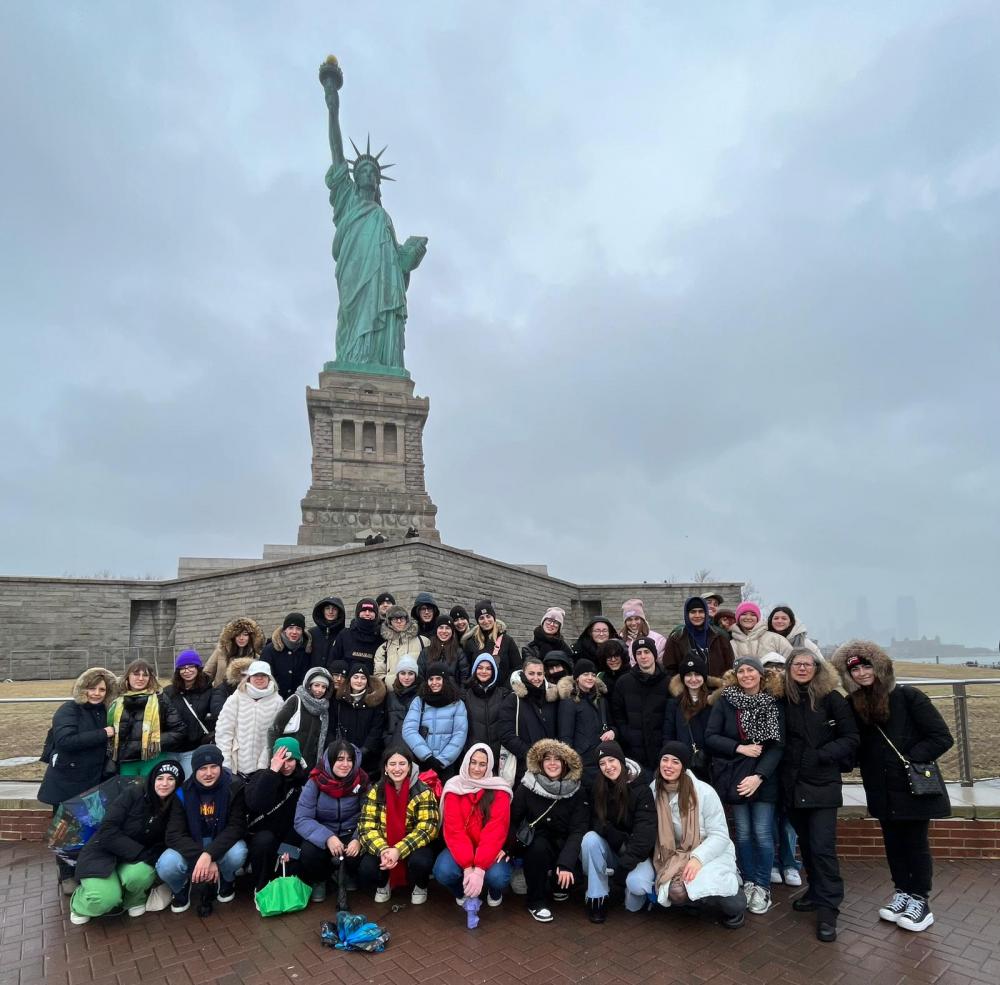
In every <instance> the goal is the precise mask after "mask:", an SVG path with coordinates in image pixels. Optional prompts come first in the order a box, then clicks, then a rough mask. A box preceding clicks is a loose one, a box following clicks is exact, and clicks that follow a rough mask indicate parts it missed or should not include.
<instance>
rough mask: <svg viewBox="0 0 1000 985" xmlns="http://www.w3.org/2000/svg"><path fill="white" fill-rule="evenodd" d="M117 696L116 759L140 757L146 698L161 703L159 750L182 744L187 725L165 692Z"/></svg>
mask: <svg viewBox="0 0 1000 985" xmlns="http://www.w3.org/2000/svg"><path fill="white" fill-rule="evenodd" d="M117 700H118V701H120V702H121V703H122V713H121V717H120V718H119V719H118V750H117V754H116V757H115V761H116V762H117V763H134V762H138V761H139V760H140V759H142V716H143V714H144V713H145V711H146V702H147V701H149V700H153V701H158V702H159V703H160V752H173V751H174V750H175V749H180V748H181V746H182V745H183V743H184V738H185V736H186V735H187V729H186V728H185V726H184V722H183V720H182V719H181V716H180V715H179V714H177V709H176V708H175V707H174V706H173V703H172V702H171V701H170V699H169V698H167V696H166V695H165V694H151V693H144V694H123V695H122V696H121V697H119V698H118V699H117Z"/></svg>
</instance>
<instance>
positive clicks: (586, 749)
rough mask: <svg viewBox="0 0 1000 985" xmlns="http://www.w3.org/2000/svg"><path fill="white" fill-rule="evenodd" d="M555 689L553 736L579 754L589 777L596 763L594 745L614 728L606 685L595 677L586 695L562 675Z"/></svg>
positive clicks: (588, 777)
mask: <svg viewBox="0 0 1000 985" xmlns="http://www.w3.org/2000/svg"><path fill="white" fill-rule="evenodd" d="M556 689H557V692H558V694H559V707H558V712H557V729H556V731H557V733H558V734H557V736H556V738H558V739H559V741H560V742H565V743H566V745H568V746H569V747H570V748H571V749H575V750H576V751H577V752H578V753H579V754H580V759H581V760H582V761H583V767H584V775H585V776H587V772H586V771H587V769H588V768H590V770H591V775H590V776H587V779H588V780H591V779H593V770H594V769H596V767H597V747H598V746H599V745H600V743H601V735H602V733H604V732H606V731H607V730H608V729H611V728H614V726H613V725H612V724H611V714H610V711H609V709H608V699H607V696H606V695H607V688H606V687H605V686H604V684H603V683H602V682H601V681H598V682H597V683H596V684H595V685H594V690H593V691H591V692H590V694H589V695H585V694H581V693H580V692H579V691H578V690H577V689H576V687H575V682H574V680H573V678H572V677H564V678H563V679H562V680H561V681H560V682H559V683H558V685H557V686H556Z"/></svg>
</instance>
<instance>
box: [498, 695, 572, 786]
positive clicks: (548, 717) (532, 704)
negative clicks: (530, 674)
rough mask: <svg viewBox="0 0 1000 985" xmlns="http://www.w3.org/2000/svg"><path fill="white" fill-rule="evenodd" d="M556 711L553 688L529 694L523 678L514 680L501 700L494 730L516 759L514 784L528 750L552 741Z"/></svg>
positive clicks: (518, 781)
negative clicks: (538, 744) (497, 731)
mask: <svg viewBox="0 0 1000 985" xmlns="http://www.w3.org/2000/svg"><path fill="white" fill-rule="evenodd" d="M558 707H559V701H558V697H557V694H556V689H555V688H554V687H551V686H549V685H545V684H543V685H542V688H541V690H539V691H529V689H528V688H527V686H526V685H525V683H524V680H523V678H522V679H521V680H520V681H518V680H516V679H515V681H514V683H513V685H512V690H511V692H510V693H509V694H507V695H506V696H505V697H504V699H503V704H502V705H501V706H500V717H499V719H498V721H497V728H498V729H499V732H500V742H501V743H502V744H503V745H504V746H505V747H506V748H507V749H508V750H510V752H512V753H513V754H514V756H516V757H517V776H516V777H515V781H514V782H515V784H517V783H520V782H521V777H522V776H524V771H525V767H526V763H527V756H528V750H529V749H530V748H531V747H532V746H533V745H534V744H535V743H536V742H539V741H540V740H542V739H554V738H555V737H556V732H557V731H558V721H557V716H558Z"/></svg>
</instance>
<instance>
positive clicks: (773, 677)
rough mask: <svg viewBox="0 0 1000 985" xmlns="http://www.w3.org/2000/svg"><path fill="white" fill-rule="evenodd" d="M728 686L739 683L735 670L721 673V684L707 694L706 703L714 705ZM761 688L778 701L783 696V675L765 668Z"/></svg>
mask: <svg viewBox="0 0 1000 985" xmlns="http://www.w3.org/2000/svg"><path fill="white" fill-rule="evenodd" d="M730 686H732V687H739V684H738V683H737V681H736V671H735V670H727V671H726V672H725V673H724V674H723V675H722V686H721V687H720V688H719V689H718V690H717V691H713V692H712V693H711V694H710V695H709V696H708V703H709V704H710V705H714V704H715V702H716V701H718V700H719V697H720V696H721V695H722V692H723V690H724V689H725V688H727V687H730ZM761 690H763V691H764V692H765V693H767V694H769V695H771V697H772V698H777V699H778V700H779V701H780V700H781V699H782V698H783V697H784V696H785V677H784V675H783V674H779V673H778V672H777V671H776V670H770V669H765V671H764V676H763V678H762V679H761Z"/></svg>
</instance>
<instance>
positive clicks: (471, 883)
mask: <svg viewBox="0 0 1000 985" xmlns="http://www.w3.org/2000/svg"><path fill="white" fill-rule="evenodd" d="M485 877H486V873H485V872H484V871H483V870H482V869H477V868H475V867H473V868H471V869H466V870H465V875H464V876H463V878H462V889H463V890H464V892H465V895H466V896H468V897H469V898H470V899H475V898H476V897H477V896H479V894H480V893H481V892H482V891H483V879H484V878H485Z"/></svg>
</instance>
